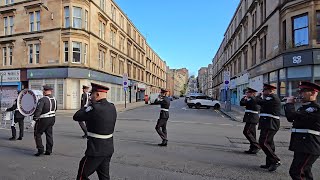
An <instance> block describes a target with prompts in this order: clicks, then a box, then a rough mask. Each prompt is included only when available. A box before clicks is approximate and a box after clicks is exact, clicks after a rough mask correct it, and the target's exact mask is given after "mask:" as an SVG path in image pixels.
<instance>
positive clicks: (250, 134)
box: [243, 123, 260, 150]
mask: <svg viewBox="0 0 320 180" xmlns="http://www.w3.org/2000/svg"><path fill="white" fill-rule="evenodd" d="M256 126H257V124H256V123H246V125H245V126H244V129H243V134H244V136H245V137H246V138H247V139H248V140H249V142H250V150H257V149H260V146H259V143H258V141H257V138H256Z"/></svg>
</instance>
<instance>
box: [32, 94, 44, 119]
mask: <svg viewBox="0 0 320 180" xmlns="http://www.w3.org/2000/svg"><path fill="white" fill-rule="evenodd" d="M43 107H44V100H43V98H41V99H40V100H39V101H38V105H37V108H36V110H35V111H34V113H33V120H34V121H36V120H38V119H39V118H40V115H41V113H42V109H43Z"/></svg>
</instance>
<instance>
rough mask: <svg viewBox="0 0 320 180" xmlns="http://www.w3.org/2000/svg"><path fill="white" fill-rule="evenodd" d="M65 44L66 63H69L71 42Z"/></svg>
mask: <svg viewBox="0 0 320 180" xmlns="http://www.w3.org/2000/svg"><path fill="white" fill-rule="evenodd" d="M63 44H64V62H69V42H68V41H65V42H63Z"/></svg>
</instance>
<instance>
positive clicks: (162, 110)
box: [161, 108, 169, 112]
mask: <svg viewBox="0 0 320 180" xmlns="http://www.w3.org/2000/svg"><path fill="white" fill-rule="evenodd" d="M161 111H167V112H168V111H169V109H163V108H161Z"/></svg>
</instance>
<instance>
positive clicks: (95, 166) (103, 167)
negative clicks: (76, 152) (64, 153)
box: [77, 156, 111, 180]
mask: <svg viewBox="0 0 320 180" xmlns="http://www.w3.org/2000/svg"><path fill="white" fill-rule="evenodd" d="M110 159H111V157H104V156H99V157H92V156H84V157H83V158H82V159H81V161H80V164H79V169H78V175H77V180H88V179H89V176H90V175H91V174H93V173H94V172H95V171H97V174H98V177H99V180H109V179H110V175H109V166H110Z"/></svg>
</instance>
